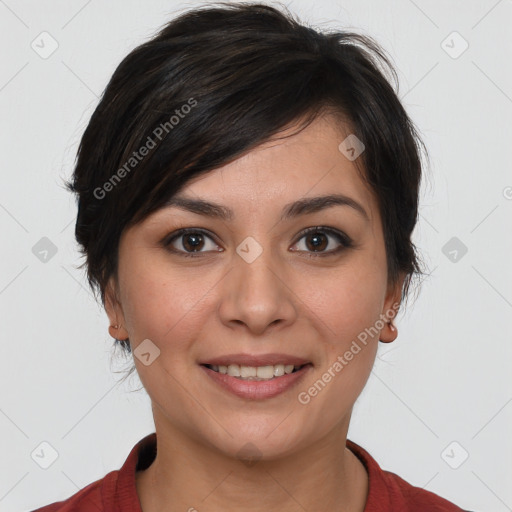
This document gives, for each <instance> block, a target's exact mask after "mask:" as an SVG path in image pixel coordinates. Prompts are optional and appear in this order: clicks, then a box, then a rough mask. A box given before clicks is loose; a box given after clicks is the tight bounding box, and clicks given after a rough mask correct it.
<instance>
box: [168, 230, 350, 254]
mask: <svg viewBox="0 0 512 512" xmlns="http://www.w3.org/2000/svg"><path fill="white" fill-rule="evenodd" d="M317 232H320V233H324V234H328V235H332V236H333V237H335V238H337V239H338V242H339V243H340V244H341V245H340V247H338V248H337V249H331V250H330V251H325V252H317V253H315V252H308V254H309V256H307V257H309V258H318V257H321V258H324V257H327V256H335V255H337V254H338V253H340V252H341V251H343V250H345V249H349V248H351V247H354V243H353V241H352V239H351V238H350V237H348V236H347V235H345V233H342V232H341V231H338V230H335V229H332V228H327V227H323V226H315V227H312V228H307V229H304V230H303V231H301V232H300V233H299V234H298V235H297V236H298V238H297V241H296V242H295V243H294V244H293V245H296V244H297V243H298V242H299V241H300V240H301V239H302V238H304V237H305V236H306V235H308V234H311V233H317ZM191 233H193V234H202V235H206V236H207V237H208V238H210V239H212V240H213V237H212V235H211V234H210V233H208V232H207V231H205V230H203V229H196V228H184V229H180V230H178V231H176V232H174V233H171V235H169V236H167V237H166V238H165V239H164V240H163V241H162V245H163V246H164V247H165V248H167V249H168V250H169V251H171V252H172V253H174V254H178V255H180V256H183V257H184V258H198V257H201V255H202V254H205V252H208V251H205V252H201V251H196V252H186V251H181V250H179V249H175V248H174V247H172V246H171V244H172V242H174V241H175V240H176V239H178V238H179V237H180V236H184V235H188V234H191ZM219 252H220V251H219ZM296 252H304V251H296Z"/></svg>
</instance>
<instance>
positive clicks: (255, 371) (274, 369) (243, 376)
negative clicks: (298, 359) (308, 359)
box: [205, 364, 305, 381]
mask: <svg viewBox="0 0 512 512" xmlns="http://www.w3.org/2000/svg"><path fill="white" fill-rule="evenodd" d="M205 366H206V367H207V368H210V370H213V371H214V372H218V373H221V374H223V375H229V376H230V377H235V378H237V379H240V380H250V381H261V380H272V379H275V378H277V377H282V376H283V375H289V374H290V373H294V372H297V371H299V370H300V369H301V368H302V367H303V366H305V365H298V366H294V365H293V364H275V365H266V366H243V365H238V364H230V365H229V366H224V365H216V364H214V365H205Z"/></svg>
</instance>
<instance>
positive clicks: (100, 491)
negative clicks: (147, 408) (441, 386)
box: [33, 432, 464, 512]
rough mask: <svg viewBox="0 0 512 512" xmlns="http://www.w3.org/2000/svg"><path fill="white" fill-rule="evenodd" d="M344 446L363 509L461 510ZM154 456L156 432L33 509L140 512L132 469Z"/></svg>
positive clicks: (357, 449)
mask: <svg viewBox="0 0 512 512" xmlns="http://www.w3.org/2000/svg"><path fill="white" fill-rule="evenodd" d="M347 447H348V448H349V449H350V450H351V451H352V452H353V453H354V454H355V455H356V456H357V457H358V458H359V460H361V462H362V463H363V464H364V466H365V468H366V471H367V472H368V496H367V498H366V505H365V508H364V512H402V511H411V512H413V511H414V512H422V511H424V512H427V511H428V512H464V511H463V510H462V509H461V508H459V507H457V506H456V505H454V504H453V503H451V502H449V501H447V500H445V499H444V498H441V497H439V496H438V495H437V494H434V493H432V492H429V491H426V490H424V489H421V488H419V487H413V486H412V485H411V484H408V483H407V482H406V481H405V480H403V479H402V478H400V477H399V476H398V475H396V474H394V473H391V472H390V471H383V470H382V469H381V468H380V467H379V465H378V464H377V462H376V461H375V460H374V459H373V458H372V457H371V455H370V454H369V453H368V452H366V451H365V450H364V449H363V448H361V447H360V446H358V445H357V444H356V443H354V442H352V441H350V440H347ZM155 456H156V433H155V432H153V433H152V434H149V435H148V436H146V437H144V438H143V439H141V440H140V441H139V442H138V443H137V444H136V445H135V446H134V447H133V448H132V450H131V452H130V454H129V455H128V458H127V459H126V461H125V463H124V464H123V466H122V467H121V469H120V470H115V471H111V472H110V473H108V474H107V475H106V476H105V477H103V478H102V479H100V480H97V481H95V482H92V483H90V484H89V485H87V486H86V487H84V488H83V489H82V490H80V491H78V492H77V493H76V494H74V495H73V496H71V497H70V498H68V499H67V500H64V501H59V502H56V503H52V504H51V505H46V506H45V507H42V508H39V509H37V510H35V511H33V512H142V509H141V506H140V502H139V497H138V495H137V489H136V487H135V472H136V471H137V470H143V469H146V468H148V467H149V466H150V465H151V463H152V462H153V460H154V459H155Z"/></svg>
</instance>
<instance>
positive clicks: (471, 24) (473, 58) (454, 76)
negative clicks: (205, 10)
mask: <svg viewBox="0 0 512 512" xmlns="http://www.w3.org/2000/svg"><path fill="white" fill-rule="evenodd" d="M194 5H197V3H196V2H187V3H177V2H172V1H157V0H152V1H145V2H135V1H127V0H123V1H121V0H116V1H110V2H100V1H98V0H91V1H84V0H72V1H69V0H68V1H47V2H38V1H15V0H5V1H4V0H0V44H1V48H2V53H1V55H2V65H1V68H0V106H1V107H0V108H1V112H2V116H1V121H0V129H1V133H0V141H1V144H2V151H1V157H2V159H1V164H0V169H1V171H0V172H1V188H0V228H1V233H2V242H1V243H2V251H1V253H2V265H1V266H0V311H1V330H2V334H1V344H2V345H1V348H2V350H1V354H2V357H1V359H0V389H1V390H2V391H1V401H0V433H1V438H2V457H1V467H0V509H1V510H5V511H23V510H30V509H32V508H36V507H38V506H42V505H44V504H47V503H50V502H53V501H57V500H62V499H64V498H67V497H68V496H70V495H71V494H74V493H75V492H77V491H78V489H80V488H82V487H84V486H85V485H87V484H89V483H90V482H92V481H94V480H97V479H99V478H102V477H103V476H104V475H105V474H106V473H107V472H108V471H111V470H113V469H118V468H119V467H120V465H121V464H122V463H123V462H124V460H125V458H126V456H127V455H128V452H129V451H130V449H131V448H132V446H133V445H134V444H135V443H136V442H137V441H138V440H139V439H141V438H142V437H143V436H144V435H146V434H148V433H149V432H152V431H153V421H152V416H151V409H150V403H149V399H148V397H147V395H146V393H145V391H144V390H142V391H139V392H136V393H131V392H130V390H133V389H137V388H139V387H140V386H141V385H140V381H139V380H138V379H137V378H134V379H132V380H129V381H127V382H125V383H124V384H122V385H118V382H119V381H120V379H121V374H116V373H114V372H115V371H120V370H122V368H123V367H124V366H125V365H126V364H127V363H126V362H123V359H119V358H116V357H113V356H112V349H111V347H112V340H111V338H110V337H109V335H108V332H107V327H108V321H107V317H106V315H105V313H104V312H103V310H101V309H100V307H99V305H98V304H96V303H95V302H94V300H93V297H92V295H91V293H90V291H89V290H88V288H87V286H86V281H85V277H84V273H83V272H82V271H80V270H78V269H77V268H76V267H77V266H78V264H79V263H80V262H81V260H80V259H79V254H78V252H77V248H76V246H75V243H74V239H73V229H74V217H75V214H76V207H75V203H74V199H73V198H72V196H71V195H70V194H69V193H68V192H66V191H65V190H64V188H63V186H62V179H63V178H67V177H69V176H70V173H71V171H72V164H73V160H74V156H75V152H76V149H77V144H78V141H79V139H80V136H81V134H82V132H83V130H84V128H85V126H86V124H87V121H88V119H89V117H90V115H91V114H92V111H93V109H94V107H95V105H96V104H97V102H98V97H99V95H100V94H101V92H102V90H103V88H104V87H105V85H106V83H107V81H108V79H109V78H110V76H111V74H112V73H113V71H114V69H115V67H116V66H117V64H118V63H119V62H120V60H121V59H122V58H123V57H124V56H125V55H126V54H127V53H128V52H129V50H131V49H132V48H134V47H135V46H137V45H138V44H141V43H142V42H143V41H145V40H146V39H147V38H148V37H150V36H151V35H152V34H154V33H155V32H156V30H157V29H158V28H159V27H161V26H162V25H163V24H164V23H165V22H166V21H167V20H169V19H170V18H171V17H173V16H174V15H175V14H177V13H178V11H181V10H182V9H185V8H187V7H191V6H194ZM287 5H288V6H289V7H290V9H292V10H293V11H294V12H296V13H297V14H298V15H299V16H300V17H301V18H302V19H303V20H304V21H309V22H310V23H312V24H314V25H316V26H317V27H319V28H322V27H323V28H327V27H334V26H336V27H338V28H350V29H356V30H358V31H361V32H363V33H367V34H369V35H372V36H373V37H375V38H376V39H377V41H379V42H380V43H381V44H382V45H383V46H384V48H386V49H387V50H388V52H389V53H390V54H391V56H392V58H393V60H394V62H395V64H396V67H397V69H398V71H399V77H400V81H401V88H400V93H399V94H400V97H401V98H402V100H403V102H404V104H405V106H406V108H407V110H408V112H409V113H410V115H411V117H412V118H413V120H414V121H415V123H416V124H417V126H418V127H419V129H420V131H421V134H422V135H423V137H424V140H425V141H426V143H427V146H428V148H429V150H430V154H431V156H432V168H431V174H430V178H429V179H428V181H426V182H425V183H424V185H425V186H424V187H423V192H422V198H421V204H422V206H421V210H420V212H421V216H420V222H419V225H418V227H417V229H416V231H415V235H414V236H415V242H416V244H417V245H418V247H419V249H420V251H421V253H422V255H423V258H424V259H425V261H426V263H427V264H428V266H429V268H430V270H431V271H432V274H431V276H430V277H428V278H427V279H426V280H425V282H424V283H423V288H422V291H421V293H420V296H419V298H418V300H417V301H416V302H415V303H414V304H413V305H411V306H410V307H409V309H408V311H407V312H406V315H405V316H403V315H400V317H399V319H398V322H397V325H398V329H399V337H398V339H397V340H396V341H395V342H394V343H393V344H390V345H383V344H381V346H380V348H379V355H378V359H377V361H376V364H375V368H374V370H373V373H372V375H371V377H370V380H369V382H368V384H367V387H366V388H365V390H364V391H363V394H362V395H361V397H360V399H359V400H358V402H357V403H356V406H355V410H354V416H353V421H352V424H351V428H350V431H349V438H350V439H352V440H353V441H355V442H357V443H359V444H361V445H362V446H363V447H364V448H366V449H367V450H368V451H369V452H370V453H371V454H372V455H373V457H374V458H376V459H377V461H378V462H379V464H380V465H381V467H383V468H384V469H388V470H390V471H393V472H395V473H397V474H399V475H400V476H402V478H404V479H405V480H407V481H409V482H410V483H412V484H414V485H417V486H420V487H424V488H426V489H428V490H430V491H433V492H435V493H438V494H440V495H442V496H444V497H446V498H447V499H449V500H452V501H454V502H455V503H457V504H458V505H460V506H461V507H463V508H466V509H471V510H480V511H484V510H485V511H496V512H502V511H506V510H512V486H511V485H510V482H511V481H512V464H511V461H512V436H511V435H510V432H511V425H512V404H511V402H512V380H511V377H510V375H511V372H510V362H511V359H512V358H511V356H512V344H511V343H510V342H511V336H510V320H511V317H512V315H511V313H512V286H511V284H512V272H511V266H510V256H511V253H512V250H511V249H512V247H511V246H512V237H511V236H510V233H512V229H511V228H512V173H511V160H512V155H511V152H510V147H511V134H512V128H511V123H510V120H511V117H512V116H511V114H512V99H511V97H512V71H511V66H510V62H511V56H512V51H511V50H512V40H511V37H510V27H511V22H512V1H510V0H508V1H506V0H501V1H496V0H488V1H487V0H486V1H458V2H457V1H452V2H441V1H425V0H423V1H420V0H416V1H415V2H413V1H412V0H396V1H386V2H377V1H373V2H369V1H359V2H357V1H347V2H340V1H334V0H330V1H328V0H325V1H323V2H321V3H318V2H316V1H315V2H314V1H313V0H300V1H299V0H295V1H292V2H289V3H287ZM44 31H46V32H48V33H49V34H50V36H48V35H42V36H41V35H40V34H41V33H42V32H44ZM454 31H456V32H457V33H458V34H459V35H457V34H455V35H454V34H452V33H453V32H454ZM54 41H55V42H54ZM443 41H444V43H443ZM464 41H466V42H467V44H469V47H468V48H467V50H466V51H464V52H463V53H461V51H462V50H463V49H464V47H465V43H464ZM52 44H53V45H55V44H58V47H57V49H56V50H55V51H54V53H52V54H51V55H49V56H47V55H44V56H46V57H47V58H42V56H41V54H42V53H43V54H44V52H49V51H50V50H51V49H52ZM31 45H33V46H34V47H35V48H33V47H32V46H31ZM36 49H37V51H36ZM459 53H460V55H459ZM45 237H46V238H47V239H48V240H46V238H45ZM453 237H456V240H455V241H452V242H449V241H450V240H451V239H452V238H453ZM41 239H43V240H42V241H41ZM447 243H448V245H446V244H447ZM462 244H463V245H464V246H465V247H466V248H467V253H466V254H463V246H462ZM52 249H53V252H55V249H56V250H57V252H56V253H55V254H53V252H52ZM45 250H46V251H48V252H47V253H45V252H44V251H45ZM454 250H455V251H456V253H454V252H453V251H454ZM455 257H456V259H455V261H454V258H455ZM42 442H47V443H49V444H50V445H51V446H52V447H53V449H55V450H56V452H57V453H58V458H57V459H56V460H55V462H53V464H51V465H50V466H49V467H48V468H47V469H43V468H42V467H40V465H41V464H43V465H44V464H45V463H50V462H51V453H52V451H51V449H50V448H48V447H47V445H43V446H42V447H41V443H42ZM452 443H454V444H452ZM34 453H40V454H41V453H44V454H45V455H44V457H42V456H40V457H39V460H38V458H37V457H36V456H35V455H34V456H32V455H31V454H34ZM466 454H467V455H468V456H467V459H466V460H464V457H466ZM45 458H46V460H43V459H45ZM34 459H35V460H38V463H36V462H35V461H34ZM454 467H457V469H454Z"/></svg>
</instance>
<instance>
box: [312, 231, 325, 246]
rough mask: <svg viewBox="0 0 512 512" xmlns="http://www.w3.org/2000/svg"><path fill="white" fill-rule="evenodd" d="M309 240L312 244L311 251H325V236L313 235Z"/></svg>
mask: <svg viewBox="0 0 512 512" xmlns="http://www.w3.org/2000/svg"><path fill="white" fill-rule="evenodd" d="M310 240H311V241H312V242H313V243H312V246H313V247H312V248H313V249H325V240H326V237H325V235H322V234H318V233H315V234H313V235H311V237H310Z"/></svg>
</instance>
